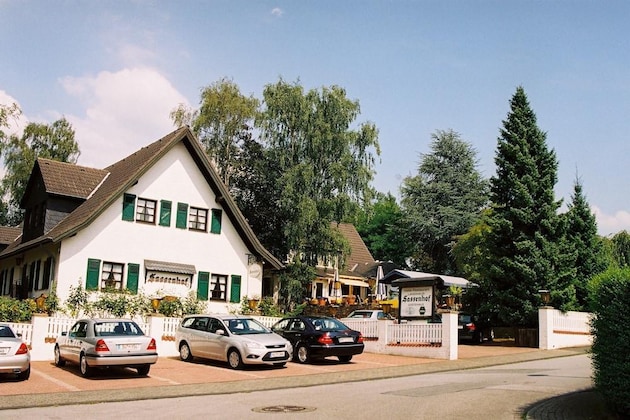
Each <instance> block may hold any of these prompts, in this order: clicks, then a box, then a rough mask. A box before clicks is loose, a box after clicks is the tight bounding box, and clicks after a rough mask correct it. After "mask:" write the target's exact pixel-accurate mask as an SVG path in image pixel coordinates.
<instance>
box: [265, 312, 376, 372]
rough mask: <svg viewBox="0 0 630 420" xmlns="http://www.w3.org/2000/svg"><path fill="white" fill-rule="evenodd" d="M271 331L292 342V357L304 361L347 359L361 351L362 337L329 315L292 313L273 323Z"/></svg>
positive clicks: (342, 360)
mask: <svg viewBox="0 0 630 420" xmlns="http://www.w3.org/2000/svg"><path fill="white" fill-rule="evenodd" d="M271 330H272V331H273V332H275V333H277V334H280V335H281V336H283V337H284V338H286V339H287V340H289V341H290V342H291V345H293V359H294V360H295V361H297V362H300V363H306V362H309V361H312V360H316V359H323V358H325V357H328V356H335V357H337V358H338V359H339V361H340V362H346V363H347V362H349V361H350V360H352V356H354V355H355V354H361V353H363V348H364V344H363V336H362V335H361V333H360V332H359V331H355V330H351V329H350V328H348V326H346V325H345V324H344V323H343V322H341V321H339V320H338V319H335V318H330V317H318V316H296V317H291V318H285V319H282V320H280V321H278V322H276V323H275V324H274V325H273V326H272V327H271Z"/></svg>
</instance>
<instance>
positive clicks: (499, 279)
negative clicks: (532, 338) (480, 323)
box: [484, 86, 571, 326]
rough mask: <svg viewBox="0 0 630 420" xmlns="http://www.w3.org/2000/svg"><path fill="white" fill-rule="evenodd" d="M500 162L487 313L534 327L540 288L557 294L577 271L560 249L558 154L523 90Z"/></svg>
mask: <svg viewBox="0 0 630 420" xmlns="http://www.w3.org/2000/svg"><path fill="white" fill-rule="evenodd" d="M495 163H496V166H497V173H496V175H495V176H494V177H492V178H491V179H490V185H491V194H490V200H491V206H492V212H491V216H490V218H489V223H488V224H489V227H490V232H489V234H488V242H487V244H488V247H489V249H488V251H489V256H490V260H491V261H492V265H491V266H490V267H489V269H488V273H486V275H485V277H486V281H487V282H488V289H489V290H488V294H489V296H488V299H487V301H486V303H485V305H484V309H486V310H487V311H488V312H490V313H491V314H492V315H493V316H494V318H495V321H498V322H500V323H502V324H505V325H512V326H532V325H535V324H536V313H537V307H538V306H539V304H540V300H539V299H540V297H539V294H538V290H540V289H543V288H544V289H550V290H555V289H556V285H557V284H558V282H559V280H560V279H561V278H562V277H570V276H571V273H570V272H567V270H569V269H570V268H569V267H568V264H566V261H564V260H563V258H562V255H561V251H560V246H559V245H558V239H559V235H558V234H559V232H558V231H559V216H558V215H557V213H556V212H557V210H558V208H559V207H560V202H558V201H556V200H555V199H554V185H555V184H556V181H557V168H558V163H557V160H556V155H555V152H554V151H553V150H549V149H548V148H547V143H546V134H545V133H544V132H543V131H542V130H541V129H540V128H538V126H537V122H536V115H535V114H534V112H533V110H532V109H531V107H530V105H529V102H528V100H527V96H526V94H525V91H524V89H523V88H522V87H520V86H519V87H518V88H517V89H516V93H515V94H514V96H513V97H512V99H511V101H510V112H509V113H508V115H507V118H506V119H505V120H504V121H503V128H502V129H501V135H500V137H499V139H498V147H497V152H496V156H495Z"/></svg>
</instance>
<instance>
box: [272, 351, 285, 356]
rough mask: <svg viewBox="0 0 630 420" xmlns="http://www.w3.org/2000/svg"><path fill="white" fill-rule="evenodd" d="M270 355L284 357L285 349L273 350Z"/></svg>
mask: <svg viewBox="0 0 630 420" xmlns="http://www.w3.org/2000/svg"><path fill="white" fill-rule="evenodd" d="M269 357H284V352H283V351H272V352H271V353H269Z"/></svg>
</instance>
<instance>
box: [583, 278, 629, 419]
mask: <svg viewBox="0 0 630 420" xmlns="http://www.w3.org/2000/svg"><path fill="white" fill-rule="evenodd" d="M589 295H590V296H589V297H590V301H591V306H592V310H593V315H594V316H593V319H592V321H591V331H592V333H593V346H592V353H593V357H592V360H593V379H594V383H595V387H596V388H597V390H598V391H599V392H600V393H601V394H602V395H603V396H604V398H605V399H606V400H607V401H608V402H609V404H610V405H611V406H612V407H614V408H615V410H617V411H619V412H621V413H623V414H626V415H628V414H630V363H628V361H627V359H628V354H630V317H629V316H628V308H629V307H630V268H623V269H621V268H611V269H609V270H607V271H605V272H604V273H601V274H599V275H597V276H595V277H594V278H593V280H592V281H591V282H590V283H589Z"/></svg>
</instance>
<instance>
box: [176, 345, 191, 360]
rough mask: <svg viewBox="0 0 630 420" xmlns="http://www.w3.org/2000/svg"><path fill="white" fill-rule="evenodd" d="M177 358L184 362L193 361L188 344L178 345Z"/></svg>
mask: <svg viewBox="0 0 630 420" xmlns="http://www.w3.org/2000/svg"><path fill="white" fill-rule="evenodd" d="M179 358H180V359H182V360H183V361H184V362H190V361H191V360H192V359H193V355H192V353H191V351H190V347H188V343H182V344H180V345H179Z"/></svg>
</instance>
